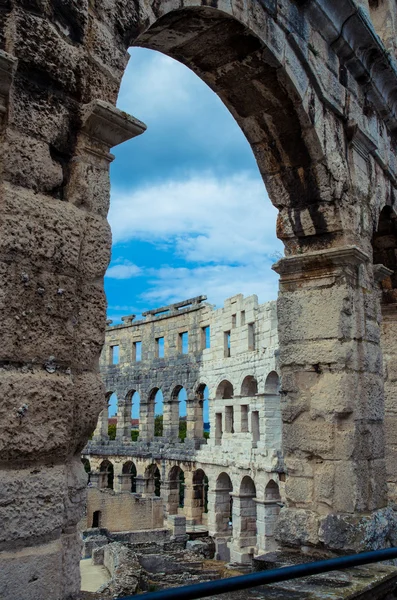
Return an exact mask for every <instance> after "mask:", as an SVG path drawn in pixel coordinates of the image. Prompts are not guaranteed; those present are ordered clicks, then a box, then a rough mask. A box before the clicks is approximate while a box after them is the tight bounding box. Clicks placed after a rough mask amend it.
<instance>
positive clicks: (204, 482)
mask: <svg viewBox="0 0 397 600" xmlns="http://www.w3.org/2000/svg"><path fill="white" fill-rule="evenodd" d="M208 483H209V482H208V477H207V475H206V474H205V471H203V469H197V470H196V471H194V473H193V494H194V499H195V501H196V502H197V506H198V507H199V508H201V512H202V513H207V512H208Z"/></svg>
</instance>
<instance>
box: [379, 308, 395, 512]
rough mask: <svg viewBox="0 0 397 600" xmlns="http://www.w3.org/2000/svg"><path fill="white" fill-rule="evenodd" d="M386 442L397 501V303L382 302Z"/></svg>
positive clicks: (392, 494) (390, 486)
mask: <svg viewBox="0 0 397 600" xmlns="http://www.w3.org/2000/svg"><path fill="white" fill-rule="evenodd" d="M381 344H382V351H383V362H384V375H385V444H386V449H385V453H386V474H387V485H388V494H389V501H390V502H393V503H397V304H382V336H381Z"/></svg>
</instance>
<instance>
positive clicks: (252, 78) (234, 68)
mask: <svg viewBox="0 0 397 600" xmlns="http://www.w3.org/2000/svg"><path fill="white" fill-rule="evenodd" d="M232 4H234V2H232ZM230 8H231V7H230V4H229V5H226V3H225V4H224V5H222V8H220V7H219V4H218V6H217V7H203V6H202V3H201V2H199V1H197V3H196V5H195V6H194V5H193V6H191V7H182V8H181V7H180V4H179V2H177V1H175V2H168V3H167V6H166V9H163V10H162V9H160V10H159V11H156V15H154V14H151V15H147V16H148V19H147V20H146V21H145V23H144V25H143V26H142V27H141V29H140V31H137V29H136V28H135V30H134V31H135V32H136V33H134V35H133V36H131V37H130V39H129V43H128V45H135V46H142V47H146V48H152V49H154V50H159V51H161V52H164V53H165V54H168V55H169V56H171V57H173V58H176V59H177V60H179V61H180V62H183V63H184V64H186V65H187V66H188V67H190V68H191V69H192V70H193V71H194V72H195V73H197V74H198V75H199V76H200V77H201V78H202V79H203V80H204V81H205V82H206V83H207V84H208V85H209V86H210V87H212V89H214V91H215V92H218V93H219V95H220V97H221V99H222V101H223V102H224V103H225V104H226V106H227V107H228V108H229V110H230V111H231V113H232V114H233V116H234V117H235V119H236V121H237V122H238V124H239V125H240V127H241V129H242V130H243V132H244V133H245V135H246V137H247V139H248V141H249V143H250V144H251V147H252V149H253V152H254V154H255V157H256V159H257V162H258V166H259V169H260V171H261V173H262V176H263V178H264V180H265V182H266V185H267V187H268V189H269V193H270V195H271V196H273V201H274V202H275V203H276V204H277V205H278V206H280V204H281V203H282V198H284V197H288V199H289V203H290V206H299V207H300V206H301V205H302V199H303V198H307V199H308V204H309V205H313V204H315V203H316V202H317V201H319V200H320V193H319V187H318V185H317V183H316V177H315V173H314V172H313V171H314V169H313V164H312V162H313V160H312V156H313V157H314V158H315V160H316V161H317V160H318V157H321V156H322V152H319V147H320V145H319V143H316V141H317V138H316V135H315V132H312V130H314V127H313V123H312V122H311V120H310V118H309V115H308V114H306V112H305V111H304V110H303V109H302V100H303V98H302V97H301V95H300V91H301V82H302V78H303V79H304V80H305V79H306V77H307V76H306V74H305V72H304V70H303V67H302V66H300V63H299V60H298V59H295V60H296V64H297V65H299V66H298V67H297V68H298V70H299V68H300V72H299V73H296V72H292V70H291V69H290V67H289V64H288V63H287V64H285V63H284V64H283V65H281V64H280V62H279V60H278V57H279V50H278V49H277V47H276V46H273V40H274V38H273V36H272V35H269V36H268V37H267V38H266V39H263V36H264V32H265V31H267V28H266V25H265V24H266V20H267V19H268V17H267V16H266V12H265V11H263V12H262V13H261V11H259V12H258V10H257V7H256V8H255V13H256V14H257V15H258V14H261V15H262V19H263V29H259V30H258V31H253V30H252V29H250V28H249V27H248V26H247V25H248V22H249V23H250V24H251V25H252V24H253V23H254V21H253V20H252V19H250V18H247V19H245V18H244V17H248V14H249V11H248V10H247V11H246V12H245V11H243V12H242V11H241V10H240V9H239V8H237V7H233V8H232V10H230ZM252 10H254V8H252ZM165 31H167V36H164V32H165ZM187 32H189V33H187ZM261 38H262V39H261ZM198 39H200V43H198V41H197V40H198ZM204 39H205V46H206V48H205V50H204V46H203V43H204ZM290 52H291V53H292V54H293V51H292V50H290ZM225 65H227V66H228V69H227V74H226V73H225V72H224V67H225ZM280 67H282V70H283V72H282V75H283V76H282V77H280ZM289 71H290V72H289ZM237 81H238V82H239V84H240V85H241V86H242V87H243V88H244V94H239V93H238V91H236V86H235V82H237ZM256 82H258V84H256ZM313 214H314V211H313ZM319 220H321V219H319ZM280 233H281V232H280Z"/></svg>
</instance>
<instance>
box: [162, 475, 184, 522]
mask: <svg viewBox="0 0 397 600" xmlns="http://www.w3.org/2000/svg"><path fill="white" fill-rule="evenodd" d="M168 485H169V491H168V499H166V504H167V506H166V512H167V514H169V515H176V514H178V510H179V509H182V508H183V507H184V505H185V475H184V472H183V470H182V469H181V468H180V467H179V466H177V465H175V466H174V467H172V469H171V470H170V473H169V476H168Z"/></svg>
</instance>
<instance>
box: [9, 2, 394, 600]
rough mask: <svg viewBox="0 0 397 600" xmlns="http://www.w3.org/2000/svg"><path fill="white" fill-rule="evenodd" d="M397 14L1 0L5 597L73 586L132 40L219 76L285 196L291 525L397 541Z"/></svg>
mask: <svg viewBox="0 0 397 600" xmlns="http://www.w3.org/2000/svg"><path fill="white" fill-rule="evenodd" d="M395 22H396V7H395V3H394V2H393V1H392V0H377V1H376V2H375V1H372V0H357V1H355V0H343V1H342V0H307V1H301V0H245V1H244V2H243V1H242V0H215V1H211V2H208V1H204V0H164V1H158V0H133V1H132V0H122V1H121V0H111V1H110V0H100V1H99V0H98V1H97V0H90V1H89V2H88V0H78V1H74V0H73V1H72V0H62V1H61V0H33V1H32V2H26V1H25V0H9V1H7V2H3V3H2V5H1V10H0V49H1V56H0V71H1V78H0V80H1V86H0V105H1V128H2V129H1V135H2V144H1V149H2V151H1V190H0V198H1V200H0V207H1V209H0V210H1V218H0V228H1V233H0V239H1V280H0V285H1V292H0V302H1V341H2V343H1V375H0V386H1V398H2V400H1V408H0V411H1V416H2V426H3V427H2V432H3V433H2V436H1V469H2V474H1V480H2V492H1V493H2V498H1V508H0V510H1V522H2V525H3V526H2V528H1V536H2V537H1V546H0V549H1V557H0V561H1V567H2V568H1V569H0V595H1V596H2V597H4V598H6V599H9V598H15V597H17V598H19V599H20V600H25V599H28V600H37V599H38V598H40V600H47V599H50V598H51V600H54V599H55V598H56V599H58V598H59V599H61V598H62V599H65V598H75V597H77V595H78V588H79V576H78V558H79V547H80V542H79V537H78V534H77V531H76V523H77V522H78V520H79V518H80V514H81V511H82V507H83V505H84V497H85V477H84V473H83V471H82V469H81V463H80V453H81V450H82V448H83V447H84V445H85V444H86V441H87V438H88V436H89V435H90V433H91V432H92V431H93V429H94V427H95V423H96V420H97V416H98V413H99V412H100V410H101V409H102V407H103V396H104V390H103V386H102V383H101V381H100V377H99V373H98V359H99V355H100V352H101V347H102V344H103V341H104V332H105V318H106V317H105V304H106V303H105V297H104V292H103V284H102V278H103V275H104V272H105V269H106V266H107V264H108V261H109V252H110V233H109V228H108V225H107V222H106V214H107V210H108V203H109V180H108V168H109V163H110V161H111V160H112V156H111V155H110V154H109V149H110V148H111V147H112V146H115V145H117V144H119V143H121V142H123V141H124V140H126V139H129V138H131V137H133V136H134V135H138V134H140V133H142V132H143V131H144V129H145V127H144V125H143V124H142V123H140V122H138V121H136V120H135V119H133V118H132V117H129V116H128V115H126V114H125V113H122V112H120V111H118V110H117V109H116V108H115V103H116V98H117V93H118V89H119V86H120V81H121V78H122V75H123V72H124V68H125V65H126V62H127V53H126V50H127V48H128V47H129V46H131V45H141V46H145V47H148V48H154V49H157V50H160V51H162V52H164V53H166V54H168V55H170V56H172V57H174V58H176V59H178V60H180V61H182V62H184V63H185V64H187V65H188V66H189V67H191V68H192V69H193V70H194V71H195V72H196V73H197V74H198V75H199V76H200V77H201V78H202V79H203V80H204V81H206V82H207V83H208V84H209V85H210V86H211V87H212V88H213V89H214V91H215V92H216V93H217V94H218V95H219V96H220V98H221V99H222V100H223V102H224V103H225V104H226V105H227V106H228V108H229V109H230V111H231V113H232V114H233V115H234V117H235V119H236V121H237V122H238V124H239V125H240V127H241V129H242V131H243V132H244V134H245V135H246V137H247V139H248V141H249V143H250V144H251V147H252V150H253V152H254V154H255V157H256V159H257V162H258V167H259V169H260V172H261V173H262V175H263V178H264V181H265V183H266V187H267V190H268V192H269V195H270V198H271V201H272V202H273V203H274V205H275V206H276V207H277V208H278V210H279V217H278V227H277V233H278V236H279V237H280V239H282V241H283V242H284V244H285V252H286V256H285V258H284V259H282V260H281V261H280V262H279V263H278V264H277V265H276V267H275V269H276V270H277V271H278V273H280V276H281V281H280V295H279V300H278V309H277V310H278V323H279V345H280V371H281V380H282V418H283V453H284V459H285V465H286V470H287V473H288V478H287V481H286V490H285V495H286V504H287V506H286V508H285V509H284V510H283V511H282V512H281V516H280V519H279V522H278V523H279V524H278V535H279V538H280V540H281V542H282V543H283V544H287V545H288V544H293V543H295V544H297V545H305V546H307V545H313V546H318V545H321V546H322V547H325V548H328V549H331V550H332V549H334V550H336V551H339V550H341V549H343V548H346V547H347V546H351V545H353V546H354V547H356V548H364V547H374V546H377V545H381V544H384V545H386V544H387V543H389V542H390V538H389V537H388V535H389V533H388V517H387V515H388V513H387V510H386V509H385V507H386V503H387V480H388V479H389V481H390V482H391V483H390V492H391V494H392V495H393V497H394V496H395V482H396V479H397V478H396V475H395V462H394V461H393V459H392V458H390V457H392V456H393V455H395V439H394V435H395V434H394V430H393V428H388V429H386V430H385V427H384V396H385V393H384V392H385V388H386V398H387V404H386V410H387V414H388V416H390V417H391V418H392V419H395V418H396V412H395V407H394V403H393V392H394V389H395V381H396V378H395V374H394V370H395V369H394V364H395V351H394V349H393V346H390V347H386V349H385V363H386V370H385V374H386V377H387V379H386V386H385V385H384V375H383V370H382V350H381V346H382V344H384V343H386V344H387V343H388V340H389V339H390V338H391V337H393V345H394V343H395V342H394V339H395V336H393V333H392V332H393V330H395V315H396V312H395V289H396V285H395V284H396V280H395V278H396V275H395V274H393V273H391V271H393V267H394V260H395V259H394V249H395V236H394V215H395V202H396V193H395V186H396V169H397V167H396V151H395V147H396V146H395V130H396V125H397V120H396V110H397V106H396V102H397V99H396V93H395V91H396V87H397V71H396V66H395V51H396V48H395V44H396V32H395ZM138 116H139V115H138ZM253 218H255V215H253ZM379 227H380V228H379ZM381 231H383V232H386V233H385V235H383V236H382V235H376V234H377V232H378V234H381ZM380 261H384V262H380ZM387 269H389V270H387ZM379 282H381V283H379ZM379 286H381V288H382V292H383V293H382V295H381V296H380V294H379ZM386 305H387V306H386ZM382 310H383V312H384V314H385V319H384V321H383V325H382V337H381V335H380V334H381V327H380V321H381V312H382ZM385 434H386V435H385ZM385 451H386V459H387V460H386V462H385ZM386 465H387V469H386ZM380 517H385V523H386V525H385V528H384V529H382V532H383V533H382V536H383V537H382V538H380V537H379V528H376V527H371V522H374V520H376V519H378V518H380ZM358 525H360V527H358ZM357 531H361V532H365V534H363V536H362V537H361V538H360V537H357V533H356V532H357ZM341 532H343V534H342V533H341ZM354 536H356V537H354ZM353 538H354V540H353ZM352 540H353V541H354V543H353V541H352ZM54 573H56V575H57V576H56V577H54V576H53V574H54Z"/></svg>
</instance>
